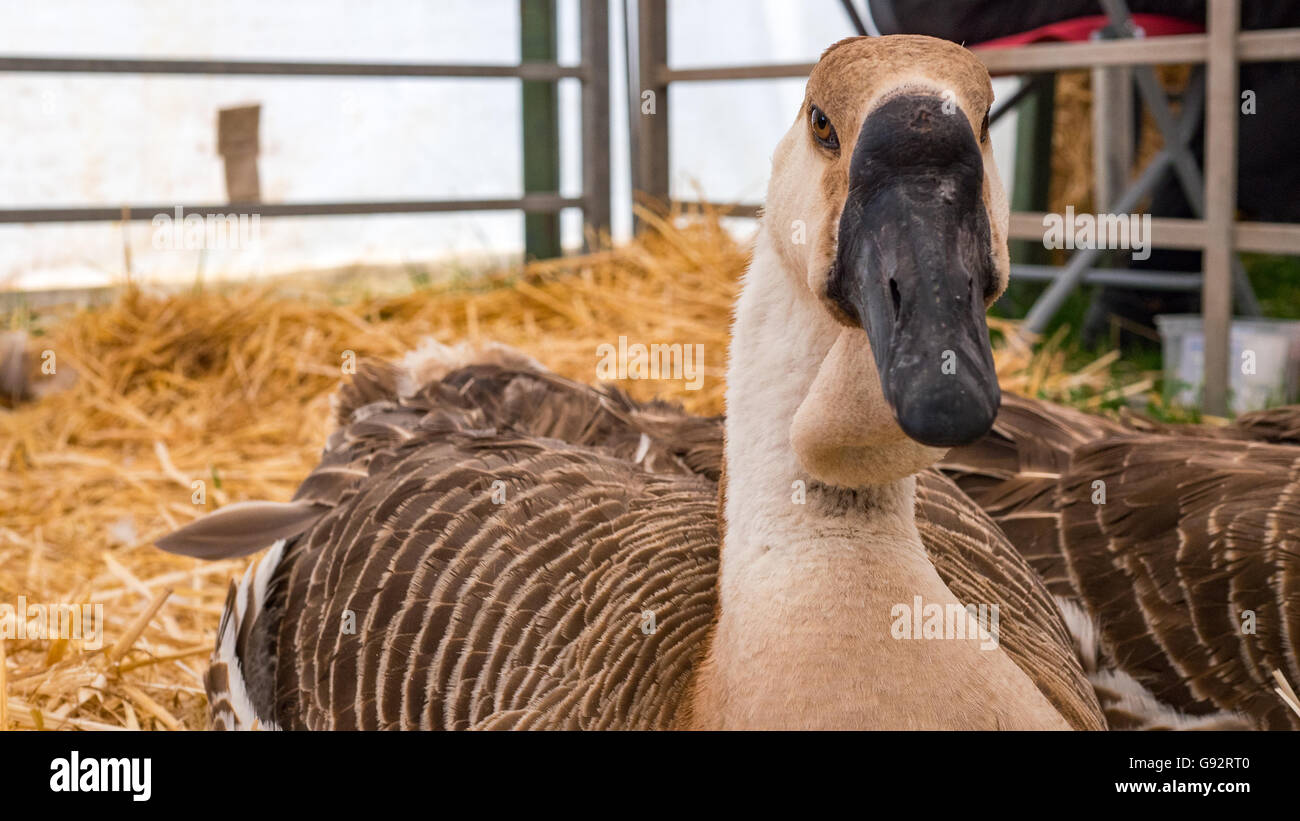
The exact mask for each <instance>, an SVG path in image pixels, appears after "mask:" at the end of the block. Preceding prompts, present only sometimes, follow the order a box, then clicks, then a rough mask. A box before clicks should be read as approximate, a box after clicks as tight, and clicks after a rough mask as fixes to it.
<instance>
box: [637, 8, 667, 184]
mask: <svg viewBox="0 0 1300 821" xmlns="http://www.w3.org/2000/svg"><path fill="white" fill-rule="evenodd" d="M636 11H637V24H636V32H637V78H638V80H637V85H638V86H639V88H634V89H633V91H635V92H636V98H635V99H634V100H633V101H632V103H633V105H635V106H637V108H636V111H637V112H638V113H639V115H640V116H639V117H638V119H637V133H638V139H637V154H636V156H635V157H633V158H632V165H633V168H634V169H635V171H636V173H635V175H634V180H635V182H634V185H635V186H636V189H637V190H639V191H640V192H641V193H642V194H644V195H645V196H646V197H649V198H651V199H653V200H657V201H660V202H663V203H667V202H668V194H669V190H668V84H667V83H665V82H664V81H663V79H662V74H663V70H664V68H665V67H667V65H668V3H667V0H637V3H636ZM633 196H634V199H635V192H633Z"/></svg>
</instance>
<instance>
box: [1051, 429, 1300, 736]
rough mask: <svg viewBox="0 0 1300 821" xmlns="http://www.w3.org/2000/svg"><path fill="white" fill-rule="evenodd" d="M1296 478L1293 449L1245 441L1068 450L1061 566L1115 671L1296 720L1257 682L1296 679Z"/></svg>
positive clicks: (1168, 699)
mask: <svg viewBox="0 0 1300 821" xmlns="http://www.w3.org/2000/svg"><path fill="white" fill-rule="evenodd" d="M1298 477H1300V452H1297V450H1296V449H1295V448H1287V447H1280V446H1273V445H1266V444H1260V443H1251V442H1236V441H1231V440H1223V439H1195V438H1181V439H1179V440H1177V441H1176V442H1171V440H1170V439H1169V438H1168V437H1122V438H1114V439H1109V440H1105V441H1102V442H1099V443H1096V444H1093V445H1088V446H1086V447H1084V448H1081V449H1080V450H1079V451H1078V452H1077V453H1076V455H1075V461H1074V464H1073V466H1072V468H1071V470H1070V471H1069V473H1068V474H1067V475H1066V476H1065V477H1063V479H1062V482H1061V503H1062V516H1063V521H1064V531H1063V533H1064V539H1063V545H1064V550H1065V554H1066V560H1067V562H1068V564H1069V566H1070V570H1071V576H1072V578H1073V579H1074V580H1075V581H1076V584H1077V586H1078V592H1079V595H1080V596H1081V598H1082V599H1083V601H1084V602H1085V604H1086V606H1087V607H1088V609H1089V610H1090V611H1091V612H1093V613H1094V614H1096V616H1097V618H1098V621H1099V622H1100V626H1101V631H1102V635H1103V637H1104V639H1105V642H1106V644H1107V646H1108V648H1109V649H1110V650H1111V652H1112V653H1113V655H1114V658H1115V660H1116V662H1117V663H1118V665H1119V666H1120V668H1121V669H1123V670H1124V671H1126V672H1128V673H1129V674H1131V675H1133V676H1134V677H1135V678H1137V679H1138V680H1139V681H1140V682H1141V683H1143V684H1144V685H1145V686H1146V687H1147V688H1148V689H1150V690H1151V691H1152V693H1153V694H1154V695H1155V696H1156V697H1157V698H1158V699H1159V700H1161V701H1162V702H1164V703H1167V704H1169V705H1171V706H1174V707H1176V708H1178V709H1180V710H1183V711H1185V712H1188V713H1190V714H1193V715H1199V714H1204V713H1206V712H1210V711H1212V710H1216V709H1218V710H1230V711H1235V712H1240V713H1243V714H1245V715H1248V716H1251V717H1252V718H1253V719H1254V720H1255V721H1256V722H1257V723H1258V724H1259V725H1260V726H1261V727H1267V728H1280V727H1300V716H1297V715H1295V714H1294V713H1293V712H1291V711H1289V710H1288V709H1287V708H1286V706H1285V704H1284V702H1283V701H1282V700H1281V699H1280V698H1279V697H1278V696H1277V695H1276V694H1275V692H1274V691H1273V681H1272V678H1271V675H1272V671H1273V670H1281V671H1282V672H1283V673H1284V675H1286V676H1287V678H1288V679H1290V680H1296V679H1297V677H1300V663H1298V659H1297V648H1298V647H1300V595H1297V594H1298V593H1300V505H1298V504H1297V502H1300V484H1298V482H1297V478H1298ZM1098 481H1100V482H1104V483H1105V484H1104V490H1105V494H1106V495H1105V504H1095V503H1094V498H1097V497H1096V492H1097V489H1098V487H1097V486H1096V485H1094V482H1098ZM1248 611H1249V613H1253V614H1254V616H1253V619H1252V618H1250V617H1248V616H1247V613H1248Z"/></svg>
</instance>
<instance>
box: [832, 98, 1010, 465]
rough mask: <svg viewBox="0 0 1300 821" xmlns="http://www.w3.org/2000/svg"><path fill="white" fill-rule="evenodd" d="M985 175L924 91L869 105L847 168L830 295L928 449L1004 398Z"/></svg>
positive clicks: (969, 137)
mask: <svg viewBox="0 0 1300 821" xmlns="http://www.w3.org/2000/svg"><path fill="white" fill-rule="evenodd" d="M945 109H947V110H945ZM983 184H984V164H983V160H982V158H981V155H980V149H979V146H978V144H977V143H976V141H975V137H974V135H973V134H972V133H971V128H970V125H969V124H968V122H967V120H966V117H965V115H964V114H963V113H962V111H961V109H960V108H956V107H955V106H954V105H953V104H952V103H951V102H947V101H945V100H944V99H943V98H940V97H938V96H935V95H929V94H904V95H900V96H897V97H894V98H893V99H891V100H889V101H887V102H886V103H884V104H882V105H880V106H878V107H877V108H876V109H875V110H873V111H872V112H871V113H870V114H869V115H868V116H867V119H866V121H865V122H864V123H863V125H862V130H861V132H860V134H859V136H858V142H857V145H856V146H855V147H854V149H853V156H852V159H851V163H850V167H849V193H848V197H847V199H846V201H845V203H844V211H843V213H842V214H841V216H840V226H839V247H838V250H837V253H836V259H835V266H834V269H833V270H832V272H831V277H830V281H829V286H828V296H829V297H830V299H831V300H832V301H833V302H835V303H836V304H837V305H838V306H839V307H840V308H841V309H842V310H843V311H844V313H845V314H847V315H848V316H849V318H850V319H852V320H854V321H856V322H857V323H859V324H860V325H861V326H862V328H863V330H865V331H866V332H867V337H868V338H869V339H870V340H871V350H872V353H873V354H874V356H875V359H876V368H877V370H878V371H879V374H880V382H881V387H882V389H883V392H884V396H885V399H886V400H887V401H888V402H889V404H890V406H891V407H892V408H893V410H894V416H895V418H896V419H897V420H898V425H899V427H900V428H902V430H903V432H904V433H906V434H907V435H908V436H909V437H911V438H912V439H915V440H916V441H918V442H920V443H922V444H925V445H931V446H934V447H952V446H955V445H962V444H967V443H970V442H973V441H975V440H976V439H978V438H979V437H981V436H983V435H984V434H985V433H987V432H988V430H989V428H991V427H992V425H993V419H994V417H995V416H996V415H997V412H998V405H999V404H1000V402H1001V400H1002V394H1001V392H1000V391H999V389H998V379H997V373H996V372H995V371H994V366H993V352H992V350H991V349H990V347H989V336H988V326H987V325H986V324H985V321H984V296H985V294H986V293H989V292H990V289H992V288H993V287H994V283H995V279H996V275H995V272H994V268H993V259H992V255H991V253H990V246H989V223H988V215H987V213H986V212H985V209H984V202H983Z"/></svg>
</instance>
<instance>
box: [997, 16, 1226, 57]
mask: <svg viewBox="0 0 1300 821" xmlns="http://www.w3.org/2000/svg"><path fill="white" fill-rule="evenodd" d="M1109 22H1110V18H1108V17H1106V15H1104V14H1095V15H1092V16H1089V17H1075V18H1074V19H1073V20H1062V21H1060V22H1059V23H1049V24H1047V25H1046V26H1039V27H1038V28H1036V29H1033V30H1032V31H1022V32H1020V33H1019V34H1010V35H1007V36H1006V37H998V38H997V39H995V40H988V41H986V42H983V43H980V44H978V45H975V46H972V48H974V49H976V50H979V49H985V48H988V49H994V48H1015V47H1016V46H1025V45H1029V44H1030V43H1048V42H1067V43H1077V42H1086V41H1087V40H1089V39H1091V37H1092V33H1093V32H1094V31H1097V30H1098V29H1101V28H1105V27H1106V24H1107V23H1109ZM1133 22H1135V23H1137V24H1138V26H1140V27H1141V28H1142V30H1143V31H1145V32H1146V35H1147V36H1148V37H1164V36H1166V35H1169V34H1200V33H1201V32H1203V31H1205V27H1204V26H1202V25H1201V24H1199V23H1189V22H1188V21H1186V20H1180V19H1179V18H1177V17H1166V16H1164V15H1163V14H1135V15H1133Z"/></svg>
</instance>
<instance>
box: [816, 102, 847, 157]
mask: <svg viewBox="0 0 1300 821" xmlns="http://www.w3.org/2000/svg"><path fill="white" fill-rule="evenodd" d="M809 122H811V123H812V133H813V136H814V137H816V138H817V142H819V143H821V144H822V145H824V146H826V147H827V148H839V147H840V138H839V137H838V136H836V134H835V126H833V125H831V120H830V118H829V117H827V116H826V114H825V113H824V112H823V111H822V110H821V109H820V108H818V107H817V106H813V107H812V111H811V112H809Z"/></svg>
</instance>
